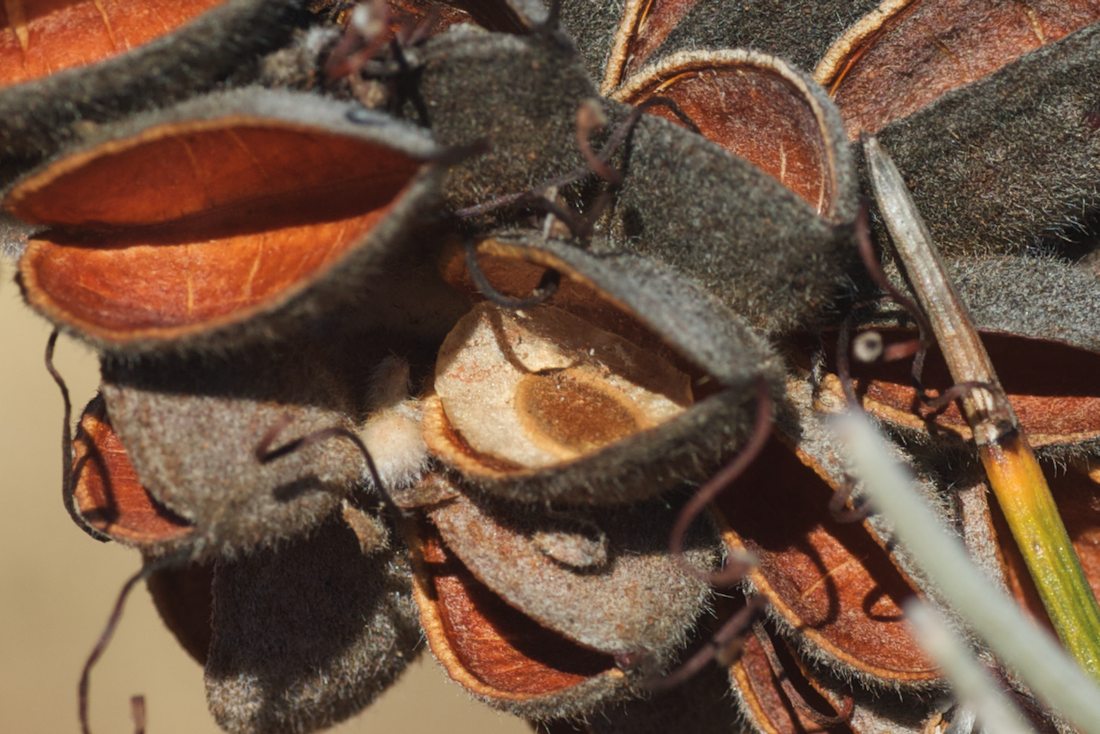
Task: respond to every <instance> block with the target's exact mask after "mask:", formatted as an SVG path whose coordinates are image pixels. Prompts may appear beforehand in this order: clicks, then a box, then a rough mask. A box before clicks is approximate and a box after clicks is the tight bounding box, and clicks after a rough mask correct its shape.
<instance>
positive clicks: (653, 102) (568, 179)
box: [455, 97, 699, 239]
mask: <svg viewBox="0 0 1100 734" xmlns="http://www.w3.org/2000/svg"><path fill="white" fill-rule="evenodd" d="M586 106H587V105H582V107H581V109H580V110H579V111H578V125H577V141H578V148H579V149H580V152H581V155H582V157H584V159H585V165H583V166H580V167H578V168H575V169H573V170H572V171H569V172H567V173H565V174H564V175H562V176H559V177H557V178H554V179H551V180H550V181H547V182H546V183H544V184H542V185H540V186H537V187H535V188H533V189H528V190H526V191H520V192H517V193H512V194H504V195H502V196H497V197H494V198H492V199H490V200H488V201H485V202H482V203H481V204H475V205H473V206H468V207H465V208H463V209H459V210H457V211H456V212H455V216H457V217H458V218H459V219H471V218H473V217H478V216H481V215H484V214H489V213H492V212H495V211H498V210H500V209H504V208H507V207H513V206H540V207H541V208H542V209H544V210H546V211H549V212H550V213H551V214H554V216H556V217H558V218H559V219H561V220H562V221H564V222H565V223H566V225H567V226H568V227H569V229H570V231H571V232H573V235H574V236H575V237H580V238H582V239H583V238H585V237H588V236H589V235H590V234H591V232H592V230H593V228H594V226H595V222H596V221H597V220H598V218H599V216H600V215H601V214H602V213H603V211H604V210H605V209H606V207H607V203H608V201H609V195H608V192H606V191H605V192H603V193H602V194H601V196H600V197H598V198H597V200H596V203H595V205H594V206H593V207H592V208H591V209H590V211H589V212H588V213H587V214H586V215H584V217H583V218H580V219H578V217H579V215H577V214H575V213H572V214H568V213H565V212H564V211H562V209H561V207H558V205H557V204H555V203H554V202H551V201H549V200H548V199H547V198H546V197H545V196H544V195H543V194H542V193H541V192H543V191H546V190H548V189H550V190H557V189H560V188H563V187H566V186H570V185H572V184H575V183H577V182H579V181H581V180H583V179H585V178H587V177H589V176H591V175H592V174H596V175H597V176H598V177H600V178H602V179H604V180H605V181H608V182H609V183H611V184H612V188H614V187H615V186H617V185H618V184H620V183H621V182H622V181H623V179H624V177H625V173H624V170H623V169H621V168H615V167H614V166H612V165H611V157H612V156H613V155H614V154H615V152H616V151H618V149H619V148H620V147H622V146H623V144H624V143H625V142H626V141H627V140H628V139H629V138H630V136H631V134H633V132H634V129H635V127H637V125H638V122H639V121H640V120H641V118H642V115H643V114H644V113H645V112H646V110H648V109H650V108H652V107H666V108H668V109H669V110H671V111H672V113H673V114H674V115H675V116H676V117H677V118H678V119H679V120H680V121H681V122H683V123H684V124H685V125H686V126H687V127H688V128H689V129H690V130H691V131H692V132H694V133H697V134H698V133H699V128H698V126H697V125H695V123H694V122H692V121H691V118H689V117H688V116H687V115H686V114H685V113H684V112H683V110H681V109H680V108H679V106H678V105H677V104H676V102H674V101H673V100H671V99H669V98H667V97H651V98H649V99H647V100H646V101H644V102H642V103H641V104H639V105H637V106H636V107H634V108H633V109H632V110H631V111H630V114H629V115H627V116H626V118H624V119H623V120H622V121H621V122H620V123H619V124H618V125H617V126H616V127H615V129H614V131H613V132H612V134H611V136H610V137H609V138H608V139H607V142H606V143H605V144H604V145H603V147H602V148H601V149H600V150H599V152H598V153H597V152H595V151H594V150H593V149H592V146H591V141H590V140H589V136H590V134H591V133H592V132H593V131H595V130H596V129H598V127H599V126H597V125H596V123H597V122H598V117H596V116H593V117H592V118H591V119H589V118H587V117H586V114H587V113H585V112H583V110H584V109H585V107H586ZM582 141H583V142H582Z"/></svg>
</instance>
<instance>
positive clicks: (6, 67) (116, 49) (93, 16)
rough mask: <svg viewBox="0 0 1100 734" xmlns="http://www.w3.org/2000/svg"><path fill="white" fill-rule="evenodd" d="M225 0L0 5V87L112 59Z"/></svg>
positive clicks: (49, 0) (41, 0)
mask: <svg viewBox="0 0 1100 734" xmlns="http://www.w3.org/2000/svg"><path fill="white" fill-rule="evenodd" d="M224 1H225V0H141V2H123V0H0V86H7V85H11V84H19V83H21V82H27V81H31V80H34V79H40V78H42V77H45V76H48V75H50V74H52V73H54V72H57V71H61V70H62V69H69V68H73V67H77V66H86V65H88V64H93V63H95V62H97V61H102V60H103V59H107V58H110V57H112V56H117V55H118V54H121V53H124V52H126V51H129V50H130V49H132V48H134V47H136V46H140V45H142V44H144V43H147V42H149V41H151V40H153V39H154V38H159V37H160V36H164V35H167V34H169V33H172V32H173V31H175V30H176V29H177V28H178V27H179V26H181V25H183V24H184V23H186V22H188V21H189V20H191V19H193V18H195V17H196V16H198V15H200V14H202V13H203V12H205V11H207V10H209V9H210V8H213V7H216V6H218V5H221V4H222V3H223V2H224Z"/></svg>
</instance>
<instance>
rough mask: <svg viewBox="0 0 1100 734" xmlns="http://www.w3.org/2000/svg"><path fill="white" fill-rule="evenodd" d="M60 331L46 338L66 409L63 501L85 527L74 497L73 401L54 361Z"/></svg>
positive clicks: (51, 368) (50, 363)
mask: <svg viewBox="0 0 1100 734" xmlns="http://www.w3.org/2000/svg"><path fill="white" fill-rule="evenodd" d="M59 334H60V332H59V331H58V330H57V329H54V330H53V331H51V332H50V338H49V339H47V340H46V356H45V363H46V371H47V372H49V373H50V377H52V378H53V381H54V382H55V383H56V384H57V389H58V390H60V391H61V402H62V403H64V410H63V411H62V418H61V501H62V503H63V504H64V505H65V510H66V511H68V513H69V517H71V518H72V519H73V522H75V523H76V524H77V526H78V527H85V523H84V520H83V519H82V518H81V517H80V513H79V512H77V509H76V503H75V502H74V499H73V494H74V492H75V491H76V481H75V477H74V473H73V460H72V446H73V429H72V425H71V424H72V420H73V403H72V399H71V398H70V397H69V387H68V385H66V384H65V378H64V377H62V376H61V373H60V372H59V371H58V369H57V367H56V366H54V363H53V353H54V347H56V346H57V337H58V335H59Z"/></svg>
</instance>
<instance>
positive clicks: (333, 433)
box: [254, 415, 393, 504]
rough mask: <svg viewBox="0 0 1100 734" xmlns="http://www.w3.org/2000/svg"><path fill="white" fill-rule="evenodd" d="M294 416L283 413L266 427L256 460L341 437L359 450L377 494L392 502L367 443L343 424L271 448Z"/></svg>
mask: <svg viewBox="0 0 1100 734" xmlns="http://www.w3.org/2000/svg"><path fill="white" fill-rule="evenodd" d="M293 420H294V418H293V416H291V415H284V416H283V417H282V418H280V419H279V420H278V421H276V422H275V424H274V425H273V426H271V428H269V429H267V432H266V433H265V434H264V435H263V437H262V438H261V439H260V442H259V443H258V444H256V448H255V449H254V454H255V456H256V460H257V461H258V462H260V463H261V464H267V463H270V462H272V461H275V460H277V459H281V458H282V457H284V456H287V455H289V454H293V453H295V452H296V451H301V450H302V449H305V448H308V447H310V446H312V445H314V444H318V443H321V442H323V441H327V440H329V439H330V438H343V439H346V440H347V441H350V442H351V443H352V444H353V445H354V446H355V448H356V449H357V450H358V451H359V454H360V455H361V456H362V457H363V461H364V462H365V463H366V465H367V471H368V472H370V477H371V481H373V482H374V486H375V487H377V488H378V494H379V495H381V496H382V497H383V498H384V499H385V500H386V501H387V502H390V503H391V504H392V503H393V500H392V499H391V498H390V496H389V495H388V494H387V493H386V491H385V485H384V484H383V483H382V476H381V475H380V474H379V473H378V466H377V465H376V464H375V463H374V457H373V456H372V455H371V452H370V450H369V449H367V445H366V444H365V443H363V439H361V438H359V436H357V435H355V433H354V432H352V431H350V430H348V429H347V428H344V427H343V426H332V427H331V428H322V429H320V430H317V431H314V432H313V433H307V434H306V435H304V436H299V437H298V438H294V439H291V440H290V441H287V442H286V443H284V444H282V445H281V446H276V447H274V448H272V444H274V443H275V439H276V438H278V436H279V434H280V433H282V432H283V429H285V428H286V427H287V426H288V425H290V423H291V421H293Z"/></svg>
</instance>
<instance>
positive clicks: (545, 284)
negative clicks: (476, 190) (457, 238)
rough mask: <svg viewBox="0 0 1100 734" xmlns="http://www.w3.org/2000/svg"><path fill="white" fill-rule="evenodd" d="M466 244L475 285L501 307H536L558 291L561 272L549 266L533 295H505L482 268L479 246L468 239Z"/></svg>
mask: <svg viewBox="0 0 1100 734" xmlns="http://www.w3.org/2000/svg"><path fill="white" fill-rule="evenodd" d="M465 245H466V271H467V272H468V273H469V274H470V279H471V280H473V281H474V286H475V287H476V288H477V289H478V292H480V293H481V295H483V296H485V298H486V299H488V300H489V301H491V302H492V303H494V304H496V305H498V306H500V307H501V308H507V309H511V310H516V311H519V310H523V309H525V308H534V307H535V306H539V305H541V304H543V303H545V302H546V301H548V300H549V299H550V298H551V297H552V296H553V295H554V294H555V293H557V291H558V286H559V285H560V284H561V273H559V272H558V271H557V270H554V269H553V268H547V269H546V270H545V271H544V272H543V274H542V277H541V278H539V283H538V285H537V286H535V289H534V290H533V291H531V295H529V296H527V297H526V298H513V297H511V296H506V295H504V294H503V293H501V292H500V291H499V290H497V289H496V288H495V287H494V286H493V284H492V283H490V282H489V278H488V277H487V276H486V275H485V271H483V270H482V269H481V265H480V264H479V263H478V261H477V247H476V246H475V245H474V243H473V241H472V240H467V241H466V243H465Z"/></svg>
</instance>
